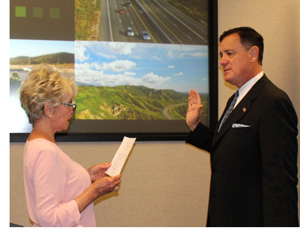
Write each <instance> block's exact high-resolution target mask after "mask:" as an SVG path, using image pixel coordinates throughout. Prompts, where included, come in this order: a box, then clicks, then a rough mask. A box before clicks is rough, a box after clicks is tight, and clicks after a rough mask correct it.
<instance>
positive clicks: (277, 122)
mask: <svg viewBox="0 0 300 237" xmlns="http://www.w3.org/2000/svg"><path fill="white" fill-rule="evenodd" d="M297 122H298V121H297V115H296V112H295V110H294V107H293V105H292V103H291V101H290V100H289V98H288V97H287V96H286V95H285V94H283V95H281V96H279V97H276V98H274V99H273V100H272V101H271V103H269V106H268V109H267V110H266V111H265V113H264V114H263V116H262V121H261V126H260V131H259V139H260V144H261V154H262V168H263V169H262V170H263V174H262V175H263V183H262V184H263V212H264V213H263V217H264V225H265V226H291V225H292V226H298V223H296V222H298V217H297V216H298V214H297V208H295V205H296V206H297V203H298V194H297V188H296V187H297V182H298V180H297V153H298V142H297V133H298V130H297ZM295 220H296V221H295ZM294 222H295V223H294Z"/></svg>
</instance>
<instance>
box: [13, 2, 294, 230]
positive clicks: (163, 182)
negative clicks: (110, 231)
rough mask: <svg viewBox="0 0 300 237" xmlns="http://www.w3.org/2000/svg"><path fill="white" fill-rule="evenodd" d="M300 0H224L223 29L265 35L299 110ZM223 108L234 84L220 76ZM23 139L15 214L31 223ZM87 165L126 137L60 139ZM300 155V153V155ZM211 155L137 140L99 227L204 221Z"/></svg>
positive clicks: (276, 74)
mask: <svg viewBox="0 0 300 237" xmlns="http://www.w3.org/2000/svg"><path fill="white" fill-rule="evenodd" d="M299 21H300V1H299V0H287V1H275V0H264V1H261V0H251V1H245V0H219V34H221V33H222V32H223V31H224V30H227V29H229V28H233V27H237V26H243V25H247V26H251V27H254V28H255V29H257V31H258V32H260V33H261V34H262V35H263V36H264V38H265V57H264V65H263V66H264V71H265V73H266V74H267V75H268V77H269V78H270V79H271V80H272V81H273V82H274V83H275V84H277V85H278V86H279V87H281V88H282V89H284V90H285V91H286V92H287V93H288V94H289V96H290V98H291V100H292V101H293V104H294V106H295V108H296V110H297V113H298V115H300V95H299V92H300V65H299V58H300V49H299V40H300V32H299V31H300V27H299V26H300V24H299V23H300V22H299ZM219 78H220V79H219V114H221V112H222V111H223V109H224V106H225V103H226V101H227V99H228V97H229V96H230V95H231V94H232V93H233V91H234V88H232V87H231V86H230V85H228V84H226V83H224V82H223V79H222V73H221V71H220V75H219ZM23 146H24V144H23V143H11V144H10V200H9V201H10V221H11V222H15V223H18V224H22V225H24V226H31V224H30V222H29V220H28V217H27V212H26V204H25V199H24V187H23V179H22V152H23ZM59 146H60V147H61V148H62V149H63V150H64V151H65V152H66V153H67V154H68V155H69V156H70V157H71V158H72V159H74V160H75V161H77V162H79V163H80V164H82V165H83V166H84V167H86V168H88V167H89V166H91V165H93V164H95V163H98V162H99V163H101V162H108V161H111V159H112V157H113V155H114V153H115V152H116V150H117V148H118V146H119V142H92V143H90V142H89V143H85V142H83V143H60V144H59ZM298 157H299V156H298ZM209 182H210V164H209V154H207V153H205V152H203V151H201V150H198V149H196V148H194V147H191V146H189V145H186V144H185V143H184V142H139V141H137V142H136V145H135V147H134V149H133V152H132V154H131V156H130V158H129V160H128V162H127V163H126V166H125V168H124V170H123V176H122V184H121V185H120V189H119V192H114V193H113V194H110V195H107V196H105V197H103V198H100V199H99V200H97V201H96V207H95V208H96V216H97V225H98V226H131V227H136V226H149V227H151V226H158V227H159V226H170V227H174V226H186V227H190V226H205V223H206V212H207V204H208V192H209Z"/></svg>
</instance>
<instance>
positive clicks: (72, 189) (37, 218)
mask: <svg viewBox="0 0 300 237" xmlns="http://www.w3.org/2000/svg"><path fill="white" fill-rule="evenodd" d="M23 170H24V183H25V195H26V204H27V210H28V215H29V218H30V220H31V221H32V222H33V223H34V226H68V227H71V226H90V227H94V226H96V218H95V210H94V203H93V202H92V203H91V204H90V205H89V206H88V207H87V208H86V209H84V210H83V211H82V212H81V213H80V212H79V210H78V206H77V203H76V201H75V200H74V199H75V198H76V197H78V196H79V195H80V194H81V193H83V191H84V190H85V189H87V188H88V187H89V186H90V185H91V178H90V176H89V174H88V172H87V171H86V170H85V169H84V168H83V167H82V166H80V165H79V164H78V163H76V162H75V161H73V160H72V159H70V157H69V156H68V155H66V154H65V153H64V152H63V151H62V150H61V149H60V148H59V147H58V146H57V145H56V144H54V143H52V142H50V141H48V140H45V139H42V138H39V139H34V140H31V141H27V142H26V144H25V148H24V156H23Z"/></svg>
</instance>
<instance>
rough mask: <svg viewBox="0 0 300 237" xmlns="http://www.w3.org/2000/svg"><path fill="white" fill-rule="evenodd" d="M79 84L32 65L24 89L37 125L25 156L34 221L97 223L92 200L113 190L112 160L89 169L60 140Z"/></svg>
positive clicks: (28, 201) (23, 97) (115, 182)
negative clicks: (63, 148) (62, 147)
mask: <svg viewBox="0 0 300 237" xmlns="http://www.w3.org/2000/svg"><path fill="white" fill-rule="evenodd" d="M77 91H78V88H77V86H76V84H75V82H74V80H73V79H69V78H66V77H64V76H63V75H62V74H61V73H60V72H58V71H56V70H54V68H52V67H50V66H39V67H38V68H36V69H34V70H33V71H32V72H31V73H30V76H29V78H28V79H27V80H26V81H25V82H24V83H23V85H22V87H21V90H20V100H21V104H22V106H23V108H24V109H25V111H26V113H27V115H28V118H29V121H30V123H32V125H33V130H32V132H31V133H30V135H29V137H28V140H27V141H26V144H25V148H24V157H23V169H24V183H25V194H26V204H27V209H28V215H29V218H30V220H31V221H32V222H33V225H34V226H96V219H95V213H94V203H93V201H94V200H95V199H97V198H99V197H100V196H102V195H104V194H106V193H109V192H112V191H113V190H114V189H115V187H116V186H117V185H118V184H119V183H120V178H121V176H120V175H116V176H114V177H108V176H107V175H106V174H105V171H106V170H107V169H108V168H109V167H110V165H111V164H110V163H104V164H98V165H94V166H92V167H91V168H89V169H88V171H86V170H85V169H84V168H83V167H82V166H80V165H79V164H78V163H76V162H74V161H73V160H72V159H71V158H70V157H69V156H68V155H66V154H65V153H64V152H63V151H62V150H61V149H60V148H59V146H58V145H57V144H56V142H55V138H54V135H55V133H56V132H59V131H63V130H67V129H68V126H69V120H70V119H71V118H72V115H73V114H74V113H75V110H76V105H75V104H73V103H72V101H73V100H74V99H75V97H76V95H77Z"/></svg>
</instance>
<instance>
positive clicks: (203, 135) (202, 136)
mask: <svg viewBox="0 0 300 237" xmlns="http://www.w3.org/2000/svg"><path fill="white" fill-rule="evenodd" d="M212 141H213V132H212V131H211V130H210V129H209V128H208V127H206V126H205V125H204V124H202V123H199V125H198V126H197V127H196V129H195V130H194V131H191V132H190V134H189V136H188V139H187V140H186V143H189V144H191V145H193V146H195V147H198V148H200V149H203V150H205V151H208V152H211V148H212Z"/></svg>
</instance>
